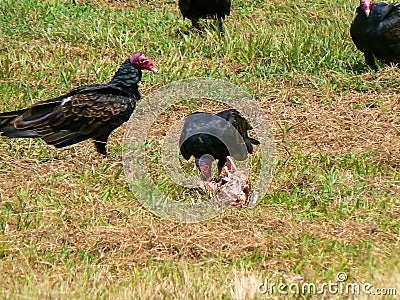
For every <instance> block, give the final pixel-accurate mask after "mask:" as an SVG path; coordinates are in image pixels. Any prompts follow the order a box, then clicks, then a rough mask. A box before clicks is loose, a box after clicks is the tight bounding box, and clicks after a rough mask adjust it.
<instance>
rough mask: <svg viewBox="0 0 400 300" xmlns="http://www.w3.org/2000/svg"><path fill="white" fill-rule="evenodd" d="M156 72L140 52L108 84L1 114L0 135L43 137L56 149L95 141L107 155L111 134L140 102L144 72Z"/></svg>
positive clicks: (75, 91) (128, 60) (99, 151)
mask: <svg viewBox="0 0 400 300" xmlns="http://www.w3.org/2000/svg"><path fill="white" fill-rule="evenodd" d="M144 69H146V70H149V71H152V72H157V69H156V67H155V66H154V64H153V62H152V61H151V59H150V58H148V57H147V56H145V55H144V54H142V53H140V52H137V53H135V54H134V55H133V56H132V57H131V58H129V59H127V60H126V61H125V62H124V63H123V64H122V66H121V67H120V68H119V69H118V71H117V72H116V73H115V75H114V77H113V78H112V80H111V81H110V82H109V83H106V84H92V85H86V86H80V87H78V88H75V89H73V90H71V91H70V92H68V93H67V94H65V95H62V96H60V97H57V98H54V99H50V100H47V101H41V102H38V103H35V104H34V105H32V106H31V107H28V108H25V109H22V110H17V111H12V112H6V113H2V114H0V134H1V135H3V136H7V137H10V138H37V137H40V138H42V139H43V140H44V141H45V142H46V143H47V144H51V145H54V146H55V147H57V148H61V147H65V146H69V145H73V144H76V143H78V142H81V141H84V140H86V139H90V138H92V139H94V140H95V146H96V149H97V152H98V153H100V154H103V155H106V143H107V140H108V136H109V135H110V134H111V132H112V131H113V130H114V129H116V128H117V127H119V126H120V125H122V124H123V123H124V122H125V121H127V120H128V119H129V117H130V116H131V114H132V112H133V110H134V109H135V106H136V100H138V99H140V92H139V83H140V80H141V78H142V70H144Z"/></svg>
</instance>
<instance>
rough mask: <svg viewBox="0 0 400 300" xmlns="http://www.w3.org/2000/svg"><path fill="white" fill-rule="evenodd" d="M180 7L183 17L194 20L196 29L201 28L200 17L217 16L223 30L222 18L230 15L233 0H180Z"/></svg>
mask: <svg viewBox="0 0 400 300" xmlns="http://www.w3.org/2000/svg"><path fill="white" fill-rule="evenodd" d="M179 9H180V11H181V13H182V16H183V18H184V19H185V18H188V19H190V20H191V21H192V25H193V27H194V28H196V29H200V26H199V19H200V18H210V17H211V18H216V19H217V20H218V21H219V27H220V29H221V30H222V20H224V19H225V16H229V14H230V11H231V0H179Z"/></svg>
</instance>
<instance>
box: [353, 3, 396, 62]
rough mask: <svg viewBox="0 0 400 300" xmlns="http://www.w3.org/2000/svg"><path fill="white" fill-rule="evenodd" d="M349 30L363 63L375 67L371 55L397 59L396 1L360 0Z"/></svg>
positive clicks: (392, 59)
mask: <svg viewBox="0 0 400 300" xmlns="http://www.w3.org/2000/svg"><path fill="white" fill-rule="evenodd" d="M350 34H351V37H352V39H353V42H354V44H355V45H356V46H357V48H358V49H359V50H360V51H362V52H363V53H364V56H365V62H366V64H367V65H369V66H370V67H371V68H373V69H376V68H377V66H376V64H375V58H374V57H376V58H378V59H381V60H383V61H384V62H385V63H397V62H399V59H400V6H399V4H398V3H392V4H387V3H384V2H378V3H373V1H372V0H361V1H360V6H359V7H358V8H357V11H356V17H355V19H354V21H353V22H352V24H351V27H350Z"/></svg>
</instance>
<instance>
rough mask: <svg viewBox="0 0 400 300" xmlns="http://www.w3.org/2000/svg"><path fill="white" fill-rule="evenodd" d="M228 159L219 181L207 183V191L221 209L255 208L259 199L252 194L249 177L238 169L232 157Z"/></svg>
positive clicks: (205, 185)
mask: <svg viewBox="0 0 400 300" xmlns="http://www.w3.org/2000/svg"><path fill="white" fill-rule="evenodd" d="M226 159H227V161H226V166H225V167H224V168H223V170H222V172H221V176H220V177H219V178H218V179H213V180H211V181H205V182H204V187H205V189H206V190H207V192H208V193H209V194H210V196H212V197H214V199H215V200H216V201H217V204H218V205H219V206H221V207H226V206H227V205H230V206H231V207H237V208H242V207H244V206H249V207H252V206H254V205H255V204H256V202H257V200H258V197H257V193H256V192H253V193H252V191H251V188H252V187H251V182H250V178H249V176H248V175H247V174H246V173H245V172H243V171H239V170H238V169H237V167H236V165H235V163H234V162H233V159H232V157H230V156H228V157H227V158H226ZM251 194H252V195H251Z"/></svg>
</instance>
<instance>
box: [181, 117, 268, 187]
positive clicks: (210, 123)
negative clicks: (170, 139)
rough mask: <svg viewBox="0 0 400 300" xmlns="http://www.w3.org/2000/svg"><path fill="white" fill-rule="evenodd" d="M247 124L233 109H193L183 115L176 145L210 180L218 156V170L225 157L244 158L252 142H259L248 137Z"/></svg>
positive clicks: (248, 128)
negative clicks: (180, 131) (200, 110)
mask: <svg viewBox="0 0 400 300" xmlns="http://www.w3.org/2000/svg"><path fill="white" fill-rule="evenodd" d="M251 129H252V127H251V125H250V124H249V123H248V122H247V120H246V119H245V118H243V117H242V116H241V115H240V113H239V112H238V111H237V110H236V109H228V110H224V111H222V112H219V113H217V114H216V115H213V114H208V113H204V112H195V113H192V114H190V115H188V116H187V118H186V120H185V123H184V126H183V129H182V133H181V137H180V141H179V145H180V153H181V154H182V156H183V158H184V159H186V160H189V159H190V157H191V156H194V157H195V159H196V165H197V167H198V168H199V170H200V172H201V173H202V175H203V176H204V178H205V179H206V180H210V179H211V165H212V162H213V160H214V159H218V171H219V173H220V172H221V170H222V168H223V166H224V165H225V163H226V159H227V157H228V156H233V157H234V158H235V159H237V160H245V159H246V158H247V154H248V153H250V154H251V153H253V145H258V144H260V142H259V141H258V140H256V139H254V138H251V137H249V135H248V131H249V130H251Z"/></svg>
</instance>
